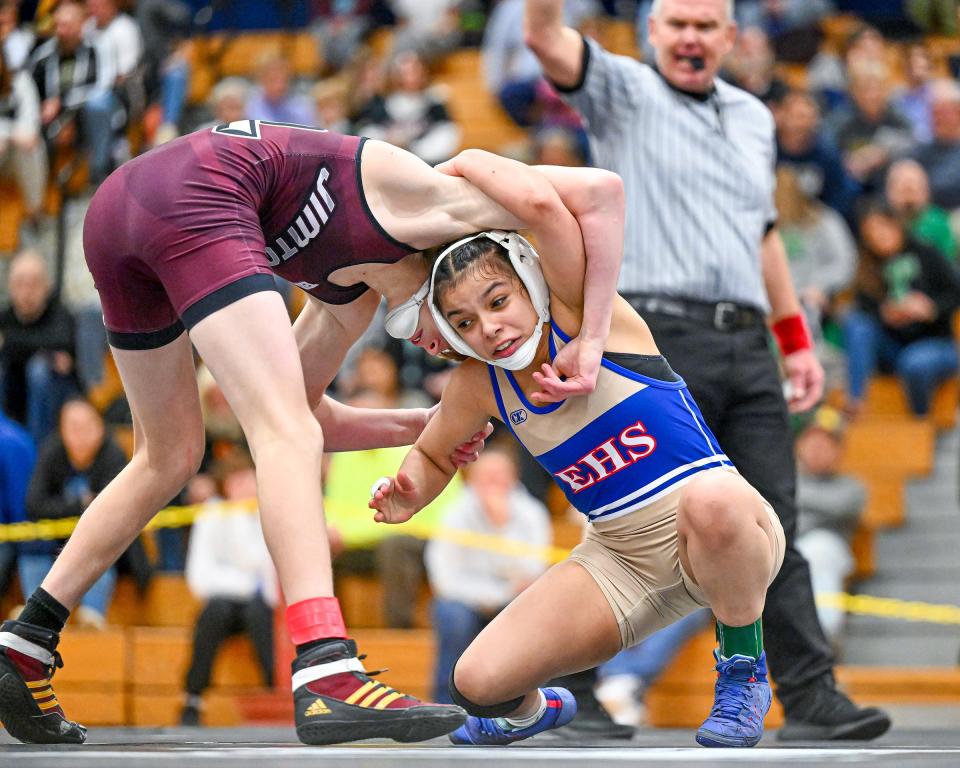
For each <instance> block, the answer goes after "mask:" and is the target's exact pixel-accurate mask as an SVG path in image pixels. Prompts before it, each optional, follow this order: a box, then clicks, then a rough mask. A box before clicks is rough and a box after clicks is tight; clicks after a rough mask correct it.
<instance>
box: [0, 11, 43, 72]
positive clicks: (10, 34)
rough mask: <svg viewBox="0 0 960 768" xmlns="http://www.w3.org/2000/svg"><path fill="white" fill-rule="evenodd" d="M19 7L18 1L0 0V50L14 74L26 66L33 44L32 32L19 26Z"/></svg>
mask: <svg viewBox="0 0 960 768" xmlns="http://www.w3.org/2000/svg"><path fill="white" fill-rule="evenodd" d="M20 5H21V3H19V2H18V0H0V48H2V51H3V57H4V58H5V59H6V61H7V66H9V67H10V69H11V70H13V71H14V72H16V71H18V70H21V69H23V68H24V67H25V66H26V64H27V59H28V58H29V56H30V51H32V50H33V45H34V42H35V37H34V34H33V31H32V30H31V29H30V28H29V27H27V26H26V25H23V24H20Z"/></svg>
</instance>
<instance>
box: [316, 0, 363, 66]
mask: <svg viewBox="0 0 960 768" xmlns="http://www.w3.org/2000/svg"><path fill="white" fill-rule="evenodd" d="M375 5H377V2H376V0H311V2H310V18H311V22H310V29H311V31H312V32H313V35H314V37H316V39H317V45H318V47H319V48H320V58H321V59H323V63H324V65H325V67H326V68H327V70H329V71H339V70H341V69H343V68H344V67H346V66H348V65H349V64H350V62H351V61H352V60H353V59H354V57H355V56H356V54H357V52H358V51H359V50H360V48H361V46H362V44H363V40H364V38H365V37H366V35H367V33H368V32H369V31H370V28H371V26H372V19H371V18H370V14H371V12H372V11H373V10H374V6H375Z"/></svg>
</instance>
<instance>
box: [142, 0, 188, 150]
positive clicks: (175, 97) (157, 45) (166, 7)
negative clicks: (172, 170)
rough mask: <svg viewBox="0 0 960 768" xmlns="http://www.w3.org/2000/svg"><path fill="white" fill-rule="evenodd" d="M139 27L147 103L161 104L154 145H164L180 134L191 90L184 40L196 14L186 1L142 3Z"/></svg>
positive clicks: (162, 0)
mask: <svg viewBox="0 0 960 768" xmlns="http://www.w3.org/2000/svg"><path fill="white" fill-rule="evenodd" d="M136 19H137V26H138V27H140V32H141V34H142V36H143V47H144V87H145V89H146V96H147V101H148V102H150V103H154V102H158V101H159V103H160V117H159V123H160V124H159V125H158V126H157V129H156V131H155V132H154V135H153V143H154V144H155V145H157V144H163V143H164V142H167V141H170V140H171V139H174V138H176V137H177V136H178V135H179V133H180V120H181V117H182V115H183V107H184V104H186V101H187V92H188V89H189V86H190V63H189V59H188V52H187V50H186V44H185V41H184V38H185V37H186V36H187V35H188V34H189V32H190V25H191V23H192V20H193V11H192V10H191V8H190V6H189V5H188V4H187V3H185V2H182V0H138V2H137V5H136Z"/></svg>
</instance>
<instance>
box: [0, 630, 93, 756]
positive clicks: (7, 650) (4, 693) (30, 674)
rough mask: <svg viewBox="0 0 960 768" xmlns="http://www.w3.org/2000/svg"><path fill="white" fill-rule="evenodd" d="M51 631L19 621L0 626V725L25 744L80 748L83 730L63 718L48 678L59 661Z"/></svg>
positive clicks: (55, 635)
mask: <svg viewBox="0 0 960 768" xmlns="http://www.w3.org/2000/svg"><path fill="white" fill-rule="evenodd" d="M59 639H60V638H59V636H58V634H57V633H56V632H54V631H53V630H50V629H46V628H45V627H38V626H37V625H36V624H27V623H26V622H23V621H5V622H3V624H0V721H2V722H3V725H4V726H5V727H6V729H7V732H8V733H9V734H10V735H11V736H13V738H15V739H17V740H18V741H22V742H25V743H28V744H83V742H84V741H85V740H86V738H87V729H86V728H84V727H83V726H82V725H79V724H78V723H74V722H71V721H70V720H67V717H66V715H65V714H64V713H63V709H62V708H61V706H60V702H59V701H57V696H56V694H55V693H54V692H53V688H52V686H51V684H50V679H51V678H52V677H53V673H54V672H55V671H56V669H57V668H59V667H62V666H63V660H62V659H61V658H60V654H59V653H57V642H58V641H59Z"/></svg>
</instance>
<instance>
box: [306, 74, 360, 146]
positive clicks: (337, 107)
mask: <svg viewBox="0 0 960 768" xmlns="http://www.w3.org/2000/svg"><path fill="white" fill-rule="evenodd" d="M348 88H349V86H348V83H347V80H346V78H344V77H343V76H342V75H335V76H334V77H328V78H327V79H326V80H321V81H320V82H319V83H317V84H316V85H315V86H313V89H312V90H311V91H310V94H311V95H312V96H313V103H314V107H315V109H316V113H317V125H318V126H320V127H321V128H326V129H327V130H328V131H336V132H337V133H350V115H349V111H348V104H349V101H348V100H349V94H348Z"/></svg>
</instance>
